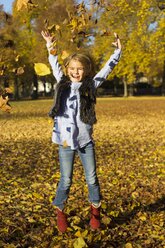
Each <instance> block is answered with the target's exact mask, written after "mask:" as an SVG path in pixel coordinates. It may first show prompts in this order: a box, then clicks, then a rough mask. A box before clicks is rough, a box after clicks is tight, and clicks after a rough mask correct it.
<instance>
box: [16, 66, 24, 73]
mask: <svg viewBox="0 0 165 248" xmlns="http://www.w3.org/2000/svg"><path fill="white" fill-rule="evenodd" d="M23 73H24V68H23V67H19V68H17V69H16V74H17V75H21V74H23Z"/></svg>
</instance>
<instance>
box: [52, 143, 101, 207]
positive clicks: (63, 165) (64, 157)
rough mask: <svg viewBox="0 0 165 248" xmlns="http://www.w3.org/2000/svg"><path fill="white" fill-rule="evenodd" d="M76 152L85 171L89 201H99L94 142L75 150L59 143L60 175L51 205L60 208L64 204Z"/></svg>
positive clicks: (97, 202) (94, 202)
mask: <svg viewBox="0 0 165 248" xmlns="http://www.w3.org/2000/svg"><path fill="white" fill-rule="evenodd" d="M76 152H77V153H78V155H79V157H80V159H81V162H82V165H83V168H84V171H85V178H86V182H87V185H88V193H89V201H90V202H91V203H93V204H96V205H98V204H99V203H100V187H99V182H98V178H97V175H96V160H95V150H94V144H93V143H92V142H89V143H88V144H87V145H86V146H84V147H83V148H79V149H77V150H71V149H70V147H69V146H68V147H66V148H64V147H63V146H61V145H60V146H59V160H60V174H61V176H60V182H59V184H58V187H57V191H56V196H55V199H54V201H53V205H55V206H57V207H58V208H60V209H61V210H62V209H63V208H64V206H65V202H66V200H67V198H68V194H69V190H70V186H71V184H72V176H73V164H74V158H75V153H76Z"/></svg>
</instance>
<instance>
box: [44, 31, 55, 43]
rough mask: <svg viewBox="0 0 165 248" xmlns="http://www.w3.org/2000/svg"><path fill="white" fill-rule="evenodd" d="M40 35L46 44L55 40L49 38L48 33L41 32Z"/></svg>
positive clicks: (51, 37)
mask: <svg viewBox="0 0 165 248" xmlns="http://www.w3.org/2000/svg"><path fill="white" fill-rule="evenodd" d="M41 35H42V37H43V38H44V40H45V41H46V42H53V41H54V40H55V39H54V37H53V36H51V35H50V33H49V32H48V31H42V32H41Z"/></svg>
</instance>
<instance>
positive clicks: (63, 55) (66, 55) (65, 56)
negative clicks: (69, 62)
mask: <svg viewBox="0 0 165 248" xmlns="http://www.w3.org/2000/svg"><path fill="white" fill-rule="evenodd" d="M68 56H69V53H68V52H67V51H65V50H64V51H62V54H61V59H62V60H64V59H66V58H67V57H68Z"/></svg>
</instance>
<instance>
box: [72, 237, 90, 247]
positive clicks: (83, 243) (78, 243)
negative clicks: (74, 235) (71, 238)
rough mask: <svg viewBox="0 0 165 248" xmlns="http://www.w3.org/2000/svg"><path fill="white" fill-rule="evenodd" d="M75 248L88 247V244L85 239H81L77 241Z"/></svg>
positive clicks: (74, 244)
mask: <svg viewBox="0 0 165 248" xmlns="http://www.w3.org/2000/svg"><path fill="white" fill-rule="evenodd" d="M73 247H74V248H83V247H88V246H87V244H86V243H85V241H84V239H83V238H82V237H79V238H78V239H76V241H75V242H74V243H73Z"/></svg>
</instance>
